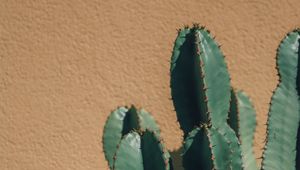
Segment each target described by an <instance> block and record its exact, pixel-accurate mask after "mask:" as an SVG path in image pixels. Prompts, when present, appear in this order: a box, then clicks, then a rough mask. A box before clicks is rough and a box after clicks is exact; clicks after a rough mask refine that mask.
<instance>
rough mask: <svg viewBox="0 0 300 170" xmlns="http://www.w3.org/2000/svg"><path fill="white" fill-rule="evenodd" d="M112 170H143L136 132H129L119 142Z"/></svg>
mask: <svg viewBox="0 0 300 170" xmlns="http://www.w3.org/2000/svg"><path fill="white" fill-rule="evenodd" d="M115 157H116V160H115V162H114V170H125V169H130V170H143V169H144V167H143V157H142V151H141V137H140V135H139V134H138V133H137V132H130V133H128V134H127V135H125V136H124V138H123V139H122V140H121V142H120V144H119V146H118V150H117V152H116V154H115Z"/></svg>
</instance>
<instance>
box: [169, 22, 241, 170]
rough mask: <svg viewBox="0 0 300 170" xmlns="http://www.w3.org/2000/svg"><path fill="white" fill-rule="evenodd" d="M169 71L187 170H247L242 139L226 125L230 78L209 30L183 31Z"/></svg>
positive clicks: (200, 28) (174, 50) (178, 39)
mask: <svg viewBox="0 0 300 170" xmlns="http://www.w3.org/2000/svg"><path fill="white" fill-rule="evenodd" d="M170 71H171V94H172V99H173V103H174V107H175V110H176V113H177V118H178V121H179V123H180V127H181V129H182V130H183V132H184V138H185V141H184V154H183V166H184V167H185V169H187V170H194V169H195V170H196V169H234V170H235V169H236V170H239V169H242V168H243V167H242V161H241V150H240V145H239V141H238V139H237V137H236V136H235V132H234V131H233V130H232V129H231V128H230V127H229V125H228V124H227V117H228V112H229V105H230V89H231V86H230V78H229V74H228V71H227V66H226V63H225V60H224V56H223V54H222V53H221V51H220V48H219V46H218V44H217V43H216V42H215V41H214V38H213V37H211V35H210V33H209V31H208V30H206V29H205V28H203V27H199V26H197V25H195V26H194V27H193V28H188V27H186V28H184V29H181V30H179V32H178V36H177V39H176V41H175V45H174V48H173V54H172V59H171V70H170Z"/></svg>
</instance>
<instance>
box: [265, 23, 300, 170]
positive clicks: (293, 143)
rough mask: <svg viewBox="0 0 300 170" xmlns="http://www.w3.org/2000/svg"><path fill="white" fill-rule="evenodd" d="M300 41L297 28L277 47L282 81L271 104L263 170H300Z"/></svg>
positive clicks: (278, 66)
mask: <svg viewBox="0 0 300 170" xmlns="http://www.w3.org/2000/svg"><path fill="white" fill-rule="evenodd" d="M299 41H300V30H299V29H297V30H294V31H292V32H290V33H288V34H287V36H286V37H285V38H284V39H283V40H282V42H281V44H280V45H279V48H278V50H277V69H278V72H279V76H280V82H279V84H278V86H277V88H276V90H275V91H274V93H273V96H272V101H271V103H270V110H269V117H268V121H267V125H268V127H267V138H266V145H265V148H264V152H263V161H262V169H263V170H265V169H266V170H277V169H278V170H282V169H288V170H293V169H296V167H297V169H300V167H299V166H300V165H299V164H300V160H299V152H300V151H299V147H300V146H299V134H298V144H297V132H298V131H299V129H298V128H299V120H300V112H299V109H300V107H299V83H300V82H299V76H300V74H299V54H300V49H299V46H300V44H299ZM297 154H298V156H296V155H297ZM296 158H297V161H295V160H296ZM296 163H297V165H296Z"/></svg>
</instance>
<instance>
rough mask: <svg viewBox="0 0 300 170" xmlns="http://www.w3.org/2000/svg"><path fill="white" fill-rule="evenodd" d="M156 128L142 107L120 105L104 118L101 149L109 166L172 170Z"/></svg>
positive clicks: (145, 169)
mask: <svg viewBox="0 0 300 170" xmlns="http://www.w3.org/2000/svg"><path fill="white" fill-rule="evenodd" d="M159 133H160V132H159V128H158V126H157V124H156V123H155V121H154V119H153V118H152V116H151V115H150V114H149V113H148V112H146V111H145V110H143V109H142V110H137V109H136V108H135V107H134V106H132V107H131V108H129V109H128V108H126V107H119V108H118V109H116V110H115V111H113V112H112V113H111V114H110V116H109V118H108V119H107V121H106V124H105V127H104V135H103V140H102V141H103V150H104V153H105V157H106V159H107V161H108V164H109V167H110V169H114V170H124V169H131V170H153V169H157V170H172V165H171V161H170V155H169V153H168V151H167V150H166V148H165V146H164V145H163V144H162V140H161V139H160V137H159Z"/></svg>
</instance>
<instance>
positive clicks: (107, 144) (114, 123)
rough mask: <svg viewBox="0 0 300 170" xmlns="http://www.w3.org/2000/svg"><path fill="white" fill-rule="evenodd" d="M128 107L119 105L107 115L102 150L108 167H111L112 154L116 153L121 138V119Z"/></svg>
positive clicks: (123, 117)
mask: <svg viewBox="0 0 300 170" xmlns="http://www.w3.org/2000/svg"><path fill="white" fill-rule="evenodd" d="M127 111H128V109H127V108H125V107H120V108H118V109H116V110H115V111H113V112H112V113H111V114H110V116H109V117H108V119H107V121H106V124H105V127H104V132H103V133H104V134H103V139H102V142H103V150H104V153H105V158H106V160H107V161H108V164H109V166H110V168H112V167H113V162H114V160H113V156H114V154H115V153H116V150H117V145H118V144H119V142H120V140H121V138H122V131H123V120H124V119H125V116H126V113H127Z"/></svg>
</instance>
